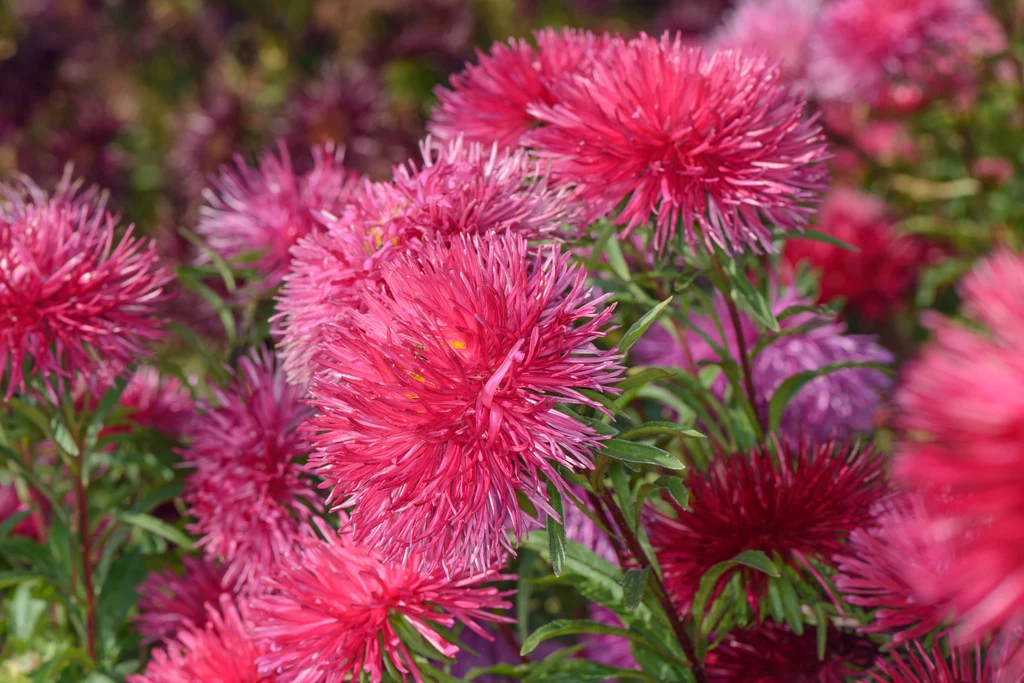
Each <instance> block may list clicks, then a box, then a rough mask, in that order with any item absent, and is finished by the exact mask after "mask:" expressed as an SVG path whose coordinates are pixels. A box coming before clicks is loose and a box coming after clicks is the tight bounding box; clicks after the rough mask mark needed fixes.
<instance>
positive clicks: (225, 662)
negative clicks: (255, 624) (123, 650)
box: [128, 595, 279, 683]
mask: <svg viewBox="0 0 1024 683" xmlns="http://www.w3.org/2000/svg"><path fill="white" fill-rule="evenodd" d="M207 612H208V619H207V623H206V626H205V627H203V628H199V627H192V626H188V627H185V628H183V629H182V630H181V631H179V632H178V634H177V635H176V636H175V637H174V639H172V640H171V641H170V642H168V643H167V645H166V646H165V647H164V648H163V649H160V650H155V651H154V652H153V657H152V659H150V660H149V664H148V665H147V666H146V670H145V671H144V672H143V673H141V674H136V675H134V676H129V677H128V683H196V681H204V682H206V683H271V682H272V681H275V680H279V679H276V678H274V677H272V676H264V675H261V674H260V673H259V671H258V670H257V668H256V657H257V654H258V650H257V648H256V647H255V646H254V645H253V642H252V640H250V638H249V636H248V631H249V624H248V621H249V620H248V618H247V615H246V613H245V612H244V611H243V610H241V609H240V608H239V607H238V606H236V605H235V604H234V603H233V602H232V601H231V599H230V598H229V597H228V596H226V595H224V596H221V598H220V604H219V608H218V606H212V605H211V606H208V607H207Z"/></svg>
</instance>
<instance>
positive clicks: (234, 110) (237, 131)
mask: <svg viewBox="0 0 1024 683" xmlns="http://www.w3.org/2000/svg"><path fill="white" fill-rule="evenodd" d="M247 118H248V114H247V113H246V111H245V108H244V107H243V105H242V101H241V99H240V98H239V97H238V96H236V95H234V94H229V93H227V92H223V91H217V92H215V93H214V94H213V95H211V96H210V97H209V99H208V101H207V102H206V103H205V104H204V105H202V106H200V107H198V108H197V109H195V110H193V111H191V112H188V113H187V114H185V115H184V116H183V118H182V119H181V121H180V123H179V131H178V134H177V143H176V145H175V147H174V149H173V150H171V153H170V157H169V160H168V161H169V163H170V166H171V168H172V169H173V171H174V173H175V175H176V180H177V181H178V183H177V187H178V190H179V191H180V193H181V196H182V197H183V198H184V199H185V200H187V201H189V202H192V201H195V200H197V199H199V197H200V196H201V195H202V193H203V189H204V188H205V187H206V183H207V180H208V178H209V177H210V176H212V175H213V174H214V173H216V172H217V171H218V170H219V169H220V168H221V167H222V166H223V165H224V164H226V163H228V162H229V161H231V156H232V155H233V154H236V153H238V150H239V149H240V148H242V147H243V146H244V145H243V142H244V138H245V131H246V127H247V125H248V121H247Z"/></svg>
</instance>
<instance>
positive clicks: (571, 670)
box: [525, 658, 657, 683]
mask: <svg viewBox="0 0 1024 683" xmlns="http://www.w3.org/2000/svg"><path fill="white" fill-rule="evenodd" d="M525 680H526V681H527V683H598V682H599V681H645V683H657V682H656V681H655V679H653V678H651V677H650V676H648V675H647V674H646V673H644V672H643V671H637V670H636V669H618V668H616V667H614V666H607V665H605V664H599V663H598V662H592V661H590V660H587V659H575V658H572V659H569V658H566V659H563V660H562V661H560V662H559V663H558V665H557V666H555V667H553V668H551V669H548V670H545V671H540V669H539V668H538V670H537V671H535V672H533V673H532V674H530V675H529V676H527V677H526V679H525Z"/></svg>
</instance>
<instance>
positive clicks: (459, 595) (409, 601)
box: [252, 519, 512, 683]
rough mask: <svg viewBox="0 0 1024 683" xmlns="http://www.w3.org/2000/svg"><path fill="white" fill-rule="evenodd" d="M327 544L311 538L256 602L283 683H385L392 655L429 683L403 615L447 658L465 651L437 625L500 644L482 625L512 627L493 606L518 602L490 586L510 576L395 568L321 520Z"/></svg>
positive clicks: (268, 669) (267, 663) (268, 658)
mask: <svg viewBox="0 0 1024 683" xmlns="http://www.w3.org/2000/svg"><path fill="white" fill-rule="evenodd" d="M316 522H317V524H318V527H319V528H320V532H321V534H322V535H323V537H324V540H321V539H320V538H317V537H316V536H314V535H312V534H308V535H307V536H306V537H305V538H304V540H303V541H302V543H301V544H300V545H299V546H298V548H297V549H296V552H295V553H294V554H293V555H291V556H288V557H286V558H284V560H283V561H282V563H281V565H280V568H279V569H278V570H277V571H276V572H275V573H273V574H272V575H271V576H269V577H268V578H267V579H266V582H265V589H266V590H265V591H264V593H263V595H262V596H261V597H259V598H257V599H255V600H254V601H253V617H254V620H255V621H256V623H257V626H256V628H255V629H253V632H252V633H253V637H254V638H255V639H256V642H257V643H259V644H260V646H262V647H263V648H264V649H265V654H264V655H263V656H262V657H261V658H260V662H259V663H260V671H262V672H263V673H264V674H265V675H268V676H269V675H271V674H273V675H274V676H275V680H276V681H279V682H280V683H307V682H312V681H321V680H323V681H339V682H340V681H342V680H346V678H345V677H346V676H347V675H351V680H354V679H357V678H358V677H359V676H360V674H361V673H365V674H368V675H369V680H371V681H372V682H373V683H379V682H380V680H381V678H382V676H383V671H384V663H383V658H384V657H388V658H389V659H390V661H391V662H392V663H393V664H394V666H395V668H396V669H397V670H398V671H400V672H401V673H402V674H403V676H402V678H403V680H405V678H406V676H405V675H406V674H411V675H412V678H413V679H414V680H416V681H421V680H422V679H421V676H420V674H419V671H418V669H417V667H416V665H415V663H414V662H413V660H412V656H411V654H410V653H409V651H408V650H407V649H406V646H405V644H403V643H402V641H401V640H400V638H399V636H398V634H397V633H396V632H395V629H394V626H393V624H392V621H391V619H392V618H399V619H403V620H404V621H405V622H406V623H407V624H408V625H409V626H411V627H412V628H413V629H415V630H416V632H417V633H419V634H420V635H421V636H422V637H423V638H424V639H426V641H427V642H429V643H430V645H431V646H433V647H434V648H435V649H437V651H438V652H440V653H442V654H444V655H447V656H449V657H451V656H454V655H455V654H457V653H458V651H459V649H458V647H457V646H455V645H453V644H451V643H449V642H447V641H446V640H444V639H443V638H442V637H441V636H440V635H439V634H438V633H437V632H436V631H435V630H434V629H433V628H432V627H433V626H440V627H443V628H451V627H452V626H454V625H455V623H456V622H461V623H463V624H465V626H466V627H467V628H469V629H470V630H472V631H473V632H475V633H477V634H478V635H480V636H482V637H484V638H488V639H489V638H491V636H490V634H488V633H487V632H486V631H485V630H484V629H483V627H482V626H481V625H480V623H478V622H481V621H506V622H509V621H512V619H510V618H508V617H502V616H499V615H497V614H494V613H492V612H491V611H490V610H501V609H505V608H508V607H510V606H511V605H510V604H509V603H508V602H507V601H505V600H504V597H505V595H507V593H502V592H500V591H499V590H498V589H497V588H493V587H484V586H483V585H482V584H483V582H485V581H487V580H490V579H495V578H507V577H500V576H498V575H495V574H479V575H476V576H473V577H468V576H453V577H448V576H446V575H445V574H444V573H443V572H441V571H440V570H437V571H425V570H424V569H423V565H422V563H421V562H420V561H419V558H418V557H416V556H415V554H414V555H411V556H410V557H408V558H407V561H406V562H401V563H386V562H384V561H382V558H381V557H380V555H379V554H378V553H376V552H375V551H373V550H369V549H367V548H366V547H363V546H359V545H357V544H355V543H354V542H353V541H352V539H351V538H350V537H349V536H348V535H342V536H339V535H338V534H337V532H335V531H334V530H333V529H330V528H328V527H327V526H326V524H324V523H323V522H322V521H321V520H319V519H317V520H316Z"/></svg>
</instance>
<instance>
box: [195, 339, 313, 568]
mask: <svg viewBox="0 0 1024 683" xmlns="http://www.w3.org/2000/svg"><path fill="white" fill-rule="evenodd" d="M213 395H214V398H215V399H216V402H217V404H218V405H217V407H209V408H207V409H206V410H205V411H202V412H201V413H200V414H199V415H198V416H197V417H196V419H195V420H194V421H193V422H192V424H191V425H190V426H189V429H188V431H187V437H188V441H189V447H188V448H186V449H184V450H183V451H182V453H181V455H182V458H183V459H184V464H185V466H186V467H190V468H192V469H193V472H192V473H191V474H190V475H189V477H188V480H187V486H186V489H185V501H186V503H187V504H188V506H189V514H190V515H191V516H192V517H193V518H194V519H195V522H193V523H192V524H191V525H190V526H189V527H188V528H189V530H190V531H191V532H193V533H195V534H197V535H199V536H201V537H202V538H201V539H200V541H199V543H198V545H199V546H200V547H202V548H203V549H204V551H205V552H206V553H207V554H208V555H210V556H211V557H215V558H218V559H220V560H222V561H223V562H225V563H226V564H227V565H228V579H227V580H229V581H238V582H244V581H245V580H247V579H249V578H251V577H252V576H253V575H254V574H256V573H258V572H261V571H264V570H266V569H267V568H269V567H270V565H271V564H272V563H273V562H274V561H275V559H277V558H278V557H280V556H281V555H282V554H284V553H287V552H288V551H289V550H290V549H291V547H292V544H293V543H294V537H295V535H296V534H298V533H299V531H300V530H301V529H302V528H303V527H304V526H306V524H307V523H308V520H309V517H310V516H311V514H312V512H313V511H316V510H319V509H320V508H321V507H322V503H321V500H320V497H319V496H318V494H317V492H316V489H315V488H314V485H313V483H312V481H311V476H310V473H309V471H308V468H307V467H306V465H304V464H301V463H300V462H298V461H297V459H304V458H305V457H306V456H307V455H308V454H309V446H308V445H307V442H306V441H305V440H304V439H303V438H301V437H300V436H299V434H298V433H297V429H298V427H299V424H300V423H301V421H302V420H303V418H305V417H306V416H307V415H308V414H309V412H310V411H309V410H308V409H307V407H306V406H304V405H303V404H302V403H301V399H302V398H303V392H302V391H301V390H300V389H299V388H298V387H296V386H294V385H291V384H289V383H288V382H287V381H286V380H285V377H284V373H283V372H281V371H280V370H279V369H277V368H276V367H275V364H274V360H273V357H272V356H271V355H270V353H269V352H266V351H263V352H256V353H253V354H252V355H251V356H249V357H246V358H243V359H242V360H241V361H240V362H239V367H238V371H237V372H236V373H234V374H233V377H232V381H231V384H230V385H229V386H228V387H227V388H226V389H219V388H214V389H213Z"/></svg>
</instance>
